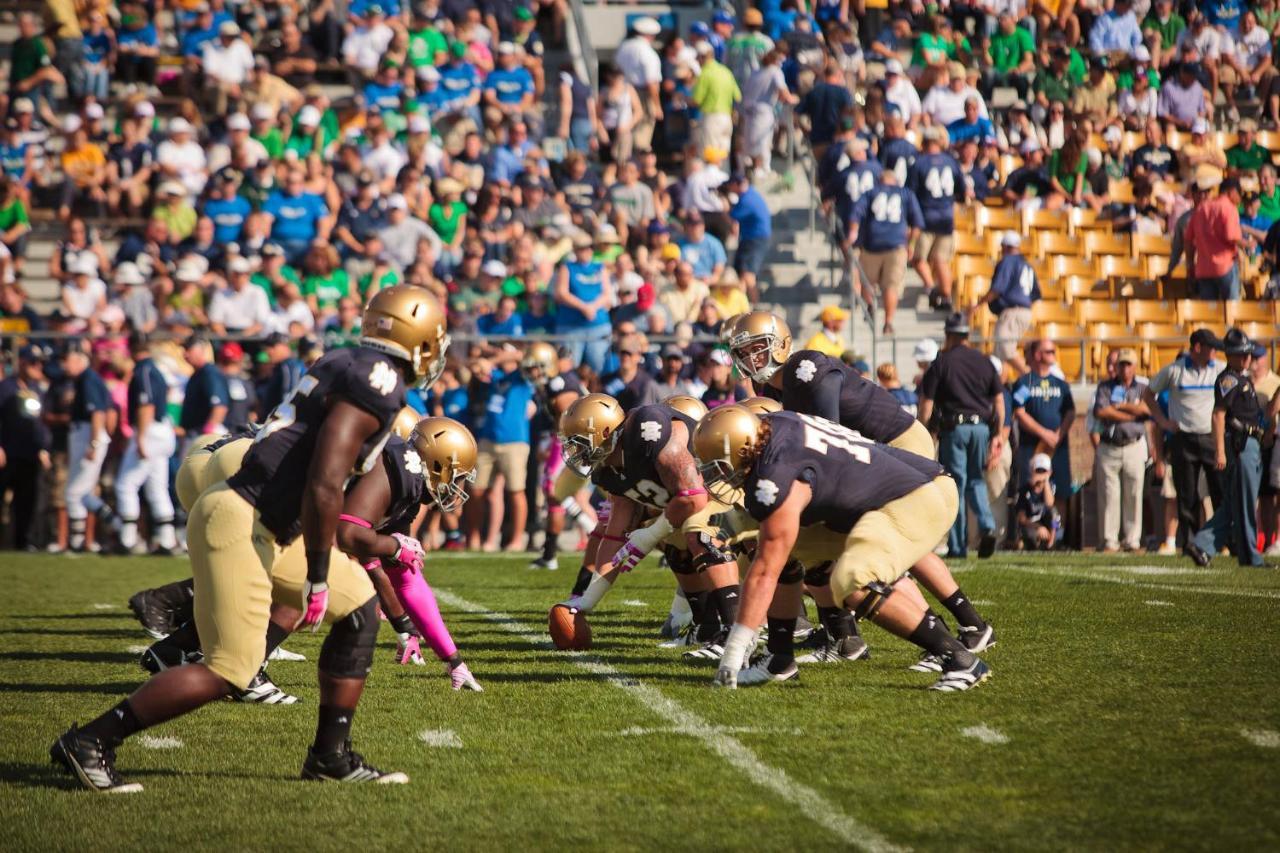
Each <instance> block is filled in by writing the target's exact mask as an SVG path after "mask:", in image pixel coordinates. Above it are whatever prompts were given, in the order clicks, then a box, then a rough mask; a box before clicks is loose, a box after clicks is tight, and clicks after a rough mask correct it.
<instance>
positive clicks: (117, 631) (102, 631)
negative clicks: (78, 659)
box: [0, 628, 154, 642]
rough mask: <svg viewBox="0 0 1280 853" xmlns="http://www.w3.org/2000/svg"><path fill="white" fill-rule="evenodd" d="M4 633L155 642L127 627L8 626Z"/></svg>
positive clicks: (2, 632) (0, 632) (1, 633)
mask: <svg viewBox="0 0 1280 853" xmlns="http://www.w3.org/2000/svg"><path fill="white" fill-rule="evenodd" d="M3 634H38V635H39V636H42V637H44V636H59V637H119V638H122V639H127V640H137V641H139V642H142V641H143V640H146V641H148V642H154V641H152V640H150V638H148V637H147V635H146V634H144V633H143V632H142V631H140V630H138V629H133V630H129V629H127V628H85V629H83V630H76V629H74V628H65V629H63V628H7V629H5V630H3V631H0V635H3Z"/></svg>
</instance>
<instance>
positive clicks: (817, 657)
mask: <svg viewBox="0 0 1280 853" xmlns="http://www.w3.org/2000/svg"><path fill="white" fill-rule="evenodd" d="M870 659H871V649H870V648H868V646H867V641H866V640H864V639H862V637H845V638H844V639H842V640H840V642H838V643H833V644H831V645H826V646H819V647H818V648H816V649H814V650H813V651H812V652H810V653H809V654H807V655H801V656H800V657H798V658H796V663H845V662H852V661H856V660H870Z"/></svg>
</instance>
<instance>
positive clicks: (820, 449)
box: [743, 412, 943, 533]
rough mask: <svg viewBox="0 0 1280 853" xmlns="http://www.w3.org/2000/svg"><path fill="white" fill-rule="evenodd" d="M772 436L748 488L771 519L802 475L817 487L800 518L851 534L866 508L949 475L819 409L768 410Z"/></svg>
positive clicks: (756, 512)
mask: <svg viewBox="0 0 1280 853" xmlns="http://www.w3.org/2000/svg"><path fill="white" fill-rule="evenodd" d="M764 418H765V420H766V422H767V423H768V424H769V429H770V435H769V442H768V444H766V445H765V448H764V451H763V452H762V453H761V454H760V457H759V458H758V459H757V460H756V461H755V464H753V465H752V466H751V471H750V473H749V474H748V475H747V480H746V483H745V485H744V486H743V489H744V493H745V505H746V509H747V512H748V513H750V514H751V517H752V518H754V519H755V520H756V521H764V520H765V519H766V518H768V517H769V516H770V515H771V514H772V513H773V511H774V510H775V509H776V508H777V507H779V506H781V505H782V503H783V501H785V500H786V499H787V496H788V495H789V494H790V493H791V484H792V483H794V482H796V481H797V480H798V481H800V482H802V483H807V484H808V485H809V488H810V489H812V490H813V496H812V498H810V500H809V504H808V505H807V506H806V507H805V508H804V510H803V512H801V514H800V524H801V525H802V526H804V527H809V526H811V525H814V524H822V525H825V526H826V527H828V528H830V529H831V530H834V531H836V532H839V533H848V532H849V531H850V530H852V529H853V526H854V525H855V524H857V523H858V519H860V518H862V516H863V514H864V513H867V512H870V511H872V510H875V509H879V508H880V507H882V506H884V505H885V504H887V503H889V502H890V501H893V500H897V499H898V498H900V497H902V496H903V495H906V494H909V493H911V492H913V491H915V490H916V489H918V488H920V487H921V486H924V485H925V484H927V483H931V482H933V480H934V479H936V478H937V477H940V476H941V475H942V474H943V470H942V466H941V465H939V464H938V463H937V462H934V461H933V460H932V459H926V458H925V457H923V456H916V455H915V454H914V453H907V452H906V451H905V450H898V449H896V448H893V447H887V446H885V445H883V444H877V443H876V442H874V441H872V440H871V439H869V438H864V437H863V436H861V435H858V434H857V433H856V432H854V431H853V430H850V429H846V428H844V427H842V426H840V425H839V424H836V423H832V422H831V421H828V420H824V419H822V418H815V417H813V416H812V415H800V414H796V413H794V412H775V413H773V414H770V415H765V416H764Z"/></svg>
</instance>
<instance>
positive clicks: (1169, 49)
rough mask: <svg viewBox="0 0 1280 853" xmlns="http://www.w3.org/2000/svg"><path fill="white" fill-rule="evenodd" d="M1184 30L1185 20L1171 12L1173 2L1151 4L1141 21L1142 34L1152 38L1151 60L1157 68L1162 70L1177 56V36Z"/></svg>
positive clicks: (1159, 0) (1170, 0)
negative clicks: (1149, 9)
mask: <svg viewBox="0 0 1280 853" xmlns="http://www.w3.org/2000/svg"><path fill="white" fill-rule="evenodd" d="M1186 28H1187V21H1186V19H1185V18H1183V17H1182V16H1181V15H1179V14H1178V13H1177V12H1175V11H1173V0H1156V1H1155V3H1154V4H1152V6H1151V11H1150V12H1149V13H1147V17H1146V18H1144V19H1143V21H1142V34H1143V35H1144V36H1154V38H1153V44H1152V45H1151V58H1152V61H1153V62H1154V63H1155V66H1156V67H1157V68H1163V67H1164V66H1165V65H1167V64H1168V63H1169V61H1170V60H1172V59H1173V58H1174V56H1175V55H1176V54H1177V44H1178V36H1179V35H1181V34H1182V31H1183V30H1185V29H1186Z"/></svg>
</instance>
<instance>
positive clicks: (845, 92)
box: [796, 61, 853, 160]
mask: <svg viewBox="0 0 1280 853" xmlns="http://www.w3.org/2000/svg"><path fill="white" fill-rule="evenodd" d="M822 73H823V78H822V81H821V82H819V83H815V84H814V86H813V88H812V89H810V90H809V91H808V92H807V93H806V94H805V96H804V97H803V98H801V99H800V103H799V105H797V106H796V114H797V115H802V116H807V117H808V119H809V145H810V147H811V148H812V149H813V156H814V159H816V160H821V159H822V155H823V152H825V151H826V149H827V146H828V145H830V144H831V140H832V139H834V138H835V135H836V132H837V131H838V130H839V128H840V120H841V119H842V118H843V117H844V115H845V113H847V112H849V111H851V110H852V109H853V95H852V94H850V93H849V86H848V84H846V83H845V80H844V70H843V69H841V68H840V66H839V65H838V64H837V63H836V62H834V61H828V62H827V64H826V67H825V68H824V69H823V72H822Z"/></svg>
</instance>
